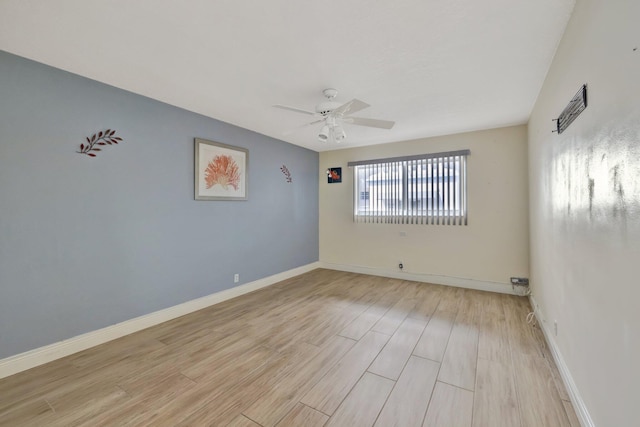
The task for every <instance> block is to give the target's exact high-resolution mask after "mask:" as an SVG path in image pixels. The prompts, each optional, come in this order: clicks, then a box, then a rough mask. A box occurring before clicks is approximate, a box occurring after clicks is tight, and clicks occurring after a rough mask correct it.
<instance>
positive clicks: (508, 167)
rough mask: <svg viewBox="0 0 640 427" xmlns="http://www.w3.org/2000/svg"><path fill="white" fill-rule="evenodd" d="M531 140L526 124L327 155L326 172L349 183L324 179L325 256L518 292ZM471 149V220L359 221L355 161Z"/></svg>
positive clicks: (524, 264)
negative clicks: (351, 164) (514, 286)
mask: <svg viewBox="0 0 640 427" xmlns="http://www.w3.org/2000/svg"><path fill="white" fill-rule="evenodd" d="M526 139H527V129H526V126H514V127H508V128H502V129H493V130H486V131H479V132H470V133H464V134H458V135H450V136H442V137H435V138H427V139H420V140H415V141H406V142H397V143H393V144H383V145H375V146H369V147H362V148H353V149H345V150H334V151H328V152H323V153H320V173H321V174H323V173H325V172H326V169H327V168H329V167H342V171H343V182H342V183H341V184H327V179H326V176H321V179H320V192H319V193H320V261H322V262H324V263H328V264H330V265H331V266H334V267H343V268H347V269H349V268H353V267H356V271H357V270H358V269H359V271H368V272H371V273H373V274H382V275H389V274H393V273H396V274H397V273H398V272H399V270H398V268H397V265H398V263H399V262H400V261H402V262H403V263H404V267H405V268H404V271H405V272H406V274H407V275H412V276H413V278H424V279H425V280H430V281H437V282H440V283H446V284H459V285H462V286H465V285H471V286H473V285H474V282H478V283H479V285H480V286H479V287H480V288H482V284H483V283H484V284H486V283H487V282H488V283H489V284H490V285H493V286H494V289H496V290H497V289H499V288H500V289H502V290H505V291H510V290H511V287H510V286H507V283H508V282H509V277H511V276H525V277H528V274H529V267H528V263H529V260H528V256H529V253H528V244H529V243H528V221H527V210H528V196H527V185H528V184H527V159H526V156H527V143H526ZM466 148H468V149H470V150H471V155H470V157H469V159H468V177H469V179H468V197H469V209H468V212H469V225H468V226H466V227H465V226H442V225H400V224H363V223H354V222H353V215H352V212H353V179H352V178H353V171H352V169H350V168H347V162H348V161H353V160H367V159H375V158H383V157H393V156H401V155H410V154H423V153H435V152H441V151H451V150H458V149H466ZM401 233H406V236H401ZM465 279H470V280H465ZM485 288H486V287H485Z"/></svg>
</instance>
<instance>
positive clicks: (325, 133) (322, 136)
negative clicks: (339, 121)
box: [318, 125, 329, 142]
mask: <svg viewBox="0 0 640 427" xmlns="http://www.w3.org/2000/svg"><path fill="white" fill-rule="evenodd" d="M318 139H319V140H320V141H322V142H326V141H327V140H328V139H329V126H327V125H324V126H322V129H320V133H319V134H318Z"/></svg>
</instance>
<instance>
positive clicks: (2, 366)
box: [0, 262, 320, 378]
mask: <svg viewBox="0 0 640 427" xmlns="http://www.w3.org/2000/svg"><path fill="white" fill-rule="evenodd" d="M316 268H320V263H319V262H314V263H311V264H307V265H304V266H302V267H297V268H294V269H292V270H288V271H284V272H282V273H278V274H274V275H273V276H269V277H265V278H262V279H258V280H255V281H253V282H249V283H245V284H244V285H240V286H236V287H235V288H231V289H225V290H224V291H220V292H216V293H215V294H211V295H207V296H205V297H202V298H198V299H194V300H191V301H187V302H185V303H182V304H178V305H175V306H173V307H169V308H165V309H163V310H159V311H156V312H153V313H149V314H145V315H144V316H140V317H136V318H134V319H130V320H126V321H124V322H121V323H117V324H115V325H111V326H107V327H106V328H102V329H98V330H95V331H91V332H87V333H86V334H82V335H78V336H75V337H73V338H69V339H66V340H64V341H60V342H57V343H53V344H49V345H47V346H44V347H39V348H36V349H33V350H29V351H27V352H24V353H20V354H16V355H15V356H10V357H7V358H5V359H2V360H0V378H4V377H8V376H9V375H13V374H16V373H18V372H22V371H25V370H27V369H31V368H34V367H36V366H39V365H43V364H45V363H48V362H51V361H53V360H56V359H60V358H62V357H65V356H69V355H70V354H73V353H77V352H79V351H82V350H86V349H88V348H91V347H94V346H96V345H99V344H103V343H105V342H107V341H111V340H114V339H116V338H120V337H123V336H125V335H129V334H132V333H134V332H138V331H140V330H142V329H146V328H149V327H151V326H154V325H158V324H160V323H162V322H166V321H168V320H172V319H175V318H177V317H180V316H184V315H185V314H189V313H193V312H194V311H198V310H201V309H203V308H206V307H209V306H212V305H214V304H218V303H220V302H223V301H226V300H229V299H231V298H235V297H237V296H240V295H244V294H246V293H249V292H253V291H255V290H258V289H260V288H264V287H267V286H270V285H273V284H275V283H278V282H281V281H283V280H286V279H289V278H291V277H295V276H298V275H300V274H304V273H306V272H309V271H311V270H315V269H316Z"/></svg>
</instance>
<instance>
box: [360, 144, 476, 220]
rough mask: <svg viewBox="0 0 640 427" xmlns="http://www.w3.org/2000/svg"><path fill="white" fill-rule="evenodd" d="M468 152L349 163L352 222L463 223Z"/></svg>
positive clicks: (465, 211) (465, 208)
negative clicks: (352, 197)
mask: <svg viewBox="0 0 640 427" xmlns="http://www.w3.org/2000/svg"><path fill="white" fill-rule="evenodd" d="M469 154H470V151H469V150H461V151H452V152H448V153H436V154H424V155H418V156H406V157H396V158H390V159H377V160H364V161H357V162H349V163H348V165H349V166H351V167H353V170H354V178H353V182H354V186H355V188H354V192H353V194H354V195H355V196H354V207H353V215H354V221H356V222H377V223H393V224H446V225H467V185H466V184H467V156H468V155H469Z"/></svg>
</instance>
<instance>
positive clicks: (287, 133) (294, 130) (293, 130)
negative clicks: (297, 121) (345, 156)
mask: <svg viewBox="0 0 640 427" xmlns="http://www.w3.org/2000/svg"><path fill="white" fill-rule="evenodd" d="M322 122H324V119H320V120H315V121H313V122H311V123H305V124H303V125H301V126H297V127H294V128H293V129H289V130H286V131H284V132H282V134H283V135H284V136H288V135H291V134H292V133H295V132H297V131H299V130H300V129H303V128H306V127H307V126H313V125H315V124H318V123H322Z"/></svg>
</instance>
